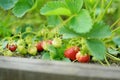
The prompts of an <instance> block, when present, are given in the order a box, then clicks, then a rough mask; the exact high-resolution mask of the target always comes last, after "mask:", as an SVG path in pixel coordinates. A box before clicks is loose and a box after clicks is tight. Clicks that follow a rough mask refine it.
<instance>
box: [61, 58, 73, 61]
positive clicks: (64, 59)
mask: <svg viewBox="0 0 120 80" xmlns="http://www.w3.org/2000/svg"><path fill="white" fill-rule="evenodd" d="M62 61H64V62H71V60H70V59H68V58H63V59H62Z"/></svg>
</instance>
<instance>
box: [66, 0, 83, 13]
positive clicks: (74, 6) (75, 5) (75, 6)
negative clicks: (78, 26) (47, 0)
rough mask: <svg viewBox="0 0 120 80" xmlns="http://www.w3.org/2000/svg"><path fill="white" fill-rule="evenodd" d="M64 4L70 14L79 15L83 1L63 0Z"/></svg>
mask: <svg viewBox="0 0 120 80" xmlns="http://www.w3.org/2000/svg"><path fill="white" fill-rule="evenodd" d="M65 2H66V5H67V6H68V8H69V9H70V10H71V12H72V13H79V12H80V10H81V8H82V6H83V0H65Z"/></svg>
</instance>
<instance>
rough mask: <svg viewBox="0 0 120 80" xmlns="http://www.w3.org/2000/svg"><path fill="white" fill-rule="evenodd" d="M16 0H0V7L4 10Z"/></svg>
mask: <svg viewBox="0 0 120 80" xmlns="http://www.w3.org/2000/svg"><path fill="white" fill-rule="evenodd" d="M17 2H18V0H0V7H2V8H3V9H5V10H9V9H11V8H13V7H14V6H15V4H16V3H17Z"/></svg>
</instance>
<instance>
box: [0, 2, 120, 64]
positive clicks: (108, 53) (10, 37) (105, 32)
mask: <svg viewBox="0 0 120 80" xmlns="http://www.w3.org/2000/svg"><path fill="white" fill-rule="evenodd" d="M118 3H119V1H118V0H115V1H114V0H9V1H8V0H1V2H0V10H2V11H3V13H5V14H7V17H5V16H6V15H5V14H3V13H0V14H1V15H3V17H2V18H4V17H5V18H4V19H5V22H3V21H2V18H0V20H1V22H0V26H5V27H3V28H1V29H0V30H2V32H1V31H0V33H1V34H3V35H1V34H0V36H2V39H1V43H0V52H1V53H3V54H1V55H4V56H21V57H35V58H36V57H37V58H40V59H47V60H61V61H67V62H71V61H73V62H81V63H86V62H92V61H94V62H96V61H97V62H100V63H101V64H103V65H104V64H105V63H106V64H107V65H110V63H111V60H112V61H113V62H119V61H120V59H119V53H120V49H119V48H120V35H119V34H120V28H119V22H120V18H118V17H119V16H118V15H119V12H120V8H119V7H118ZM115 13H117V15H114V14H115ZM11 14H13V15H15V16H16V17H15V16H13V15H11ZM109 16H110V17H109ZM116 19H117V20H116ZM115 20H116V21H115ZM15 26H17V27H16V28H14V27H15ZM8 27H11V28H12V30H9V29H8ZM4 30H5V31H6V32H5V31H4ZM12 42H15V43H16V44H10V43H12ZM6 46H7V48H6Z"/></svg>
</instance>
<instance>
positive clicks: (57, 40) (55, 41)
mask: <svg viewBox="0 0 120 80" xmlns="http://www.w3.org/2000/svg"><path fill="white" fill-rule="evenodd" d="M52 45H53V46H54V47H61V46H62V40H61V39H60V38H54V39H53V41H52Z"/></svg>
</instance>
